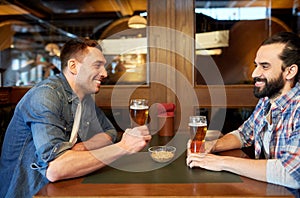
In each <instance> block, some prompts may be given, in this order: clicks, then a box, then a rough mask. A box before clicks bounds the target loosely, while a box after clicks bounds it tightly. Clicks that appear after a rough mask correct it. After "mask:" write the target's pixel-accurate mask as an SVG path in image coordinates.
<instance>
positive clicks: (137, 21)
mask: <svg viewBox="0 0 300 198" xmlns="http://www.w3.org/2000/svg"><path fill="white" fill-rule="evenodd" d="M146 26H147V20H146V19H145V18H144V17H142V16H139V15H135V16H132V17H130V19H129V20H128V27H130V28H135V29H137V28H145V27H146Z"/></svg>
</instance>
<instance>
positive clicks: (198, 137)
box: [189, 116, 207, 153]
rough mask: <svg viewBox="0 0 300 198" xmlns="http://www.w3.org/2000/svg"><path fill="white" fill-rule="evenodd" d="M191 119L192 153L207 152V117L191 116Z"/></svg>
mask: <svg viewBox="0 0 300 198" xmlns="http://www.w3.org/2000/svg"><path fill="white" fill-rule="evenodd" d="M191 117H193V118H190V123H189V127H190V135H191V145H190V149H191V152H192V153H201V152H205V136H206V131H207V122H206V118H205V116H191Z"/></svg>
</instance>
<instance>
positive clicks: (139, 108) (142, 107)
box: [130, 105, 149, 110]
mask: <svg viewBox="0 0 300 198" xmlns="http://www.w3.org/2000/svg"><path fill="white" fill-rule="evenodd" d="M130 109H134V110H144V109H149V106H148V105H131V106H130Z"/></svg>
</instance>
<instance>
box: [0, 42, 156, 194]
mask: <svg viewBox="0 0 300 198" xmlns="http://www.w3.org/2000/svg"><path fill="white" fill-rule="evenodd" d="M60 58H61V64H62V73H61V74H60V75H59V76H53V77H50V78H48V79H47V80H45V81H43V82H41V83H39V84H38V85H36V86H35V87H33V88H31V89H30V90H29V91H28V92H27V93H26V95H25V96H24V97H23V98H22V99H21V100H20V102H19V103H18V105H17V107H16V109H15V113H14V116H13V118H12V120H11V122H10V124H9V126H8V128H7V131H6V135H5V139H4V143H3V149H2V154H1V160H0V177H1V180H0V197H32V196H33V195H34V194H36V193H37V192H38V190H40V189H41V188H42V187H43V186H44V185H45V184H47V183H49V182H54V181H58V180H62V179H68V178H74V177H79V176H83V175H86V174H88V173H91V172H93V171H95V170H97V169H100V168H102V167H103V166H105V165H107V164H109V163H110V162H112V161H114V160H116V159H118V158H119V157H122V156H124V155H127V154H131V153H135V152H138V151H140V150H141V149H143V148H144V147H145V146H146V144H147V142H148V141H149V140H150V139H151V136H150V135H149V131H148V128H147V127H146V126H141V127H137V128H133V129H127V130H126V131H125V133H124V134H123V136H122V139H121V140H120V141H119V142H117V143H114V142H115V141H116V137H117V132H116V130H115V129H114V127H113V125H112V124H111V122H110V121H109V120H108V119H107V118H106V116H105V115H104V113H103V112H102V111H101V109H99V108H97V106H96V104H95V102H94V100H93V98H92V96H91V94H94V93H98V92H99V89H100V85H101V82H102V81H103V79H104V78H106V76H107V73H106V70H105V68H104V65H105V63H106V61H105V58H104V56H103V54H102V49H101V47H100V46H99V44H98V43H97V42H96V41H92V40H88V39H72V40H70V41H68V42H67V43H66V44H65V45H64V47H63V49H62V52H61V57H60ZM78 104H80V105H81V108H82V112H81V119H80V125H79V126H80V127H79V130H78V132H77V134H78V135H77V142H76V143H75V144H73V143H72V142H71V141H70V136H71V131H72V128H73V123H74V117H75V116H74V115H75V112H76V109H77V106H78ZM75 119H76V118H75ZM131 133H134V134H139V136H136V135H131ZM113 143H114V144H113Z"/></svg>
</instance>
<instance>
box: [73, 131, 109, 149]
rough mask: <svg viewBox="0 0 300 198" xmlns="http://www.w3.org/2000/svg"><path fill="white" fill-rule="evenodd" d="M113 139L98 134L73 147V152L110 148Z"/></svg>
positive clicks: (103, 134) (104, 134)
mask: <svg viewBox="0 0 300 198" xmlns="http://www.w3.org/2000/svg"><path fill="white" fill-rule="evenodd" d="M112 143H113V142H112V139H111V137H110V136H109V135H107V134H106V133H98V134H96V135H94V136H93V137H92V138H91V139H89V140H87V141H84V142H80V143H77V144H75V145H74V146H73V148H72V150H77V151H86V150H95V149H99V148H102V147H104V146H108V145H110V144H112Z"/></svg>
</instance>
